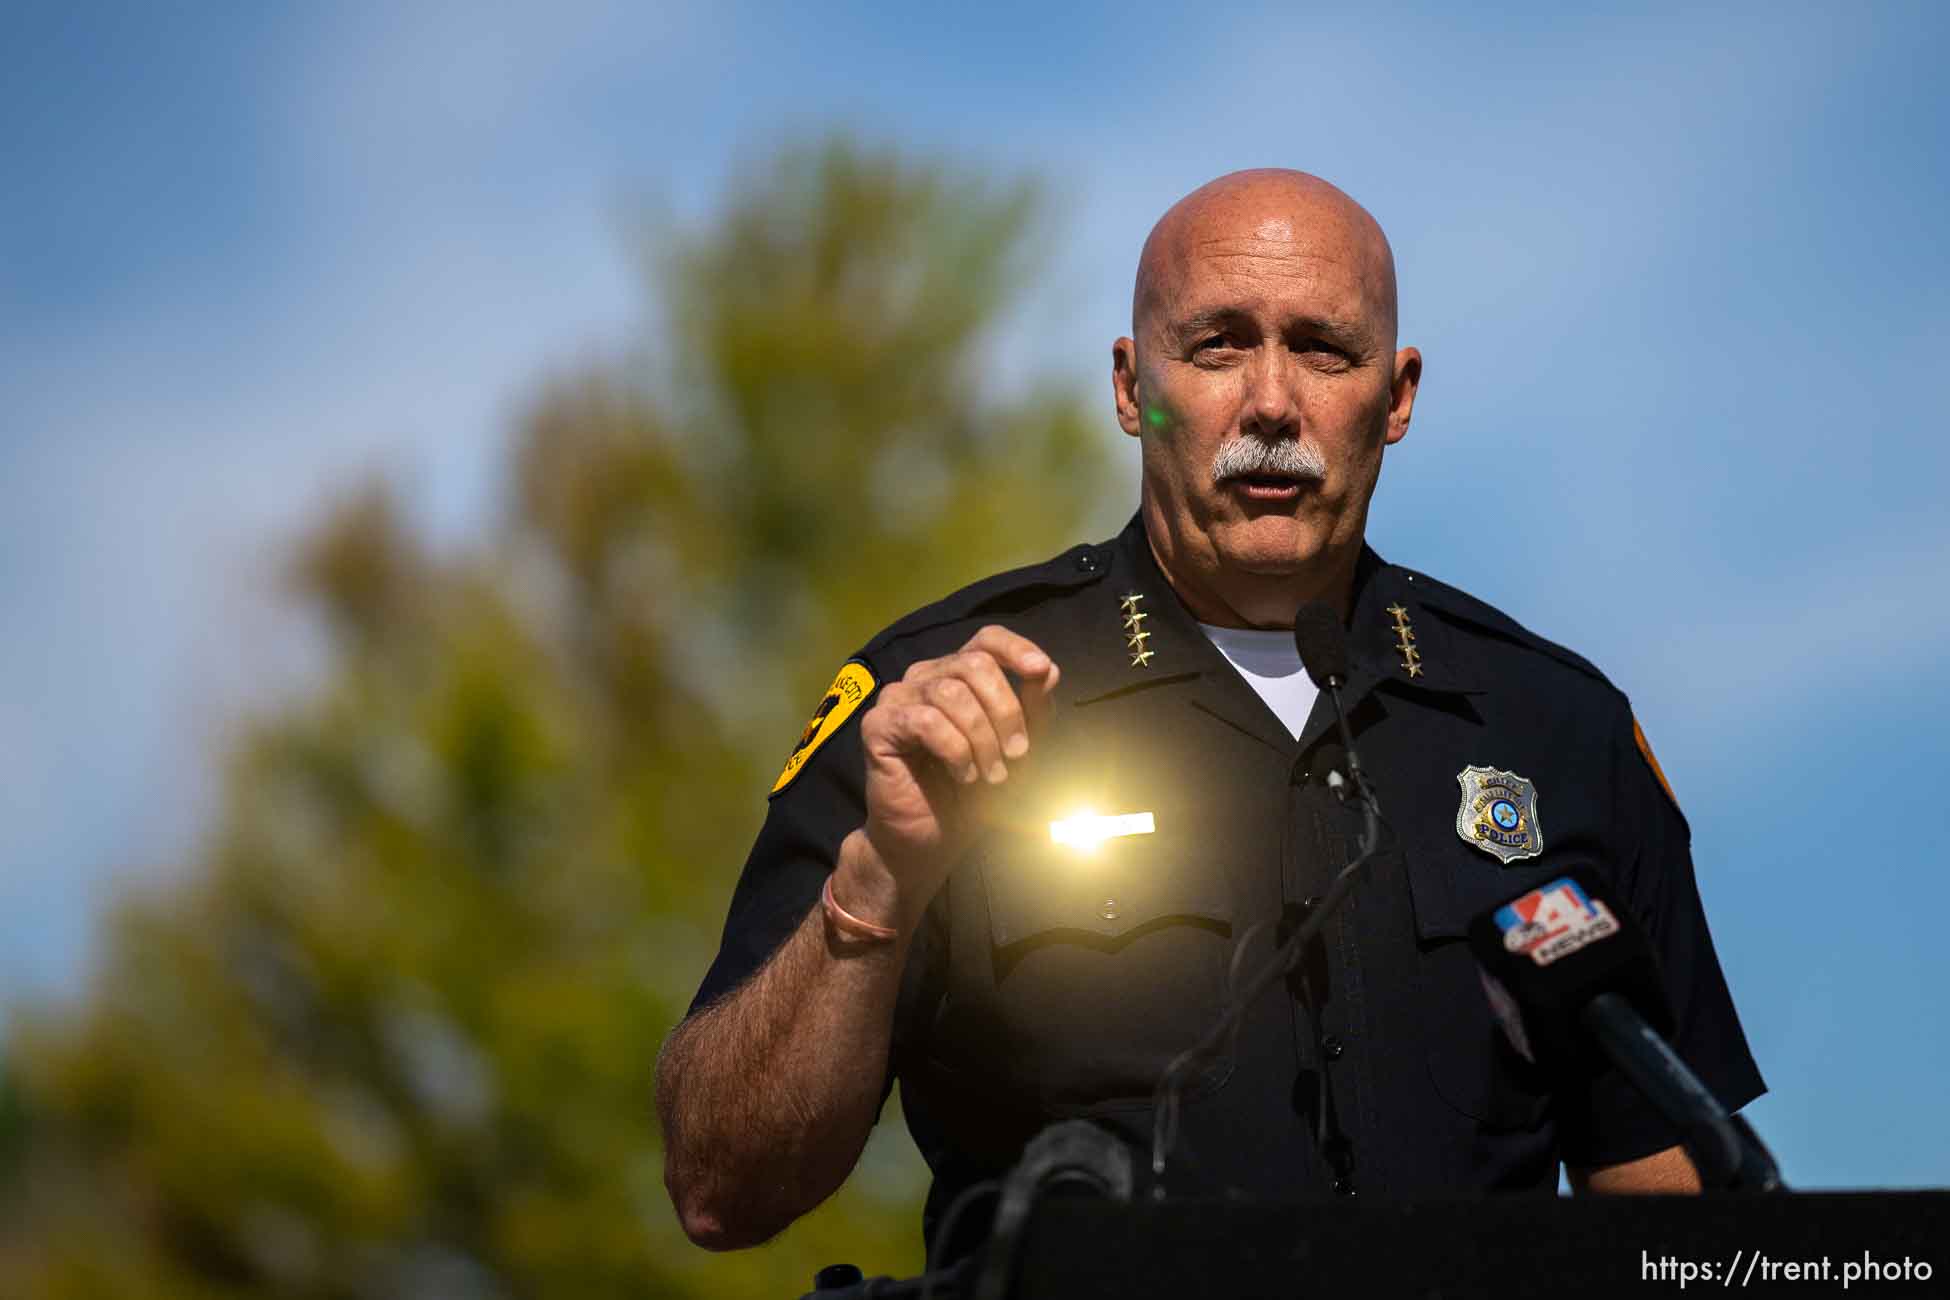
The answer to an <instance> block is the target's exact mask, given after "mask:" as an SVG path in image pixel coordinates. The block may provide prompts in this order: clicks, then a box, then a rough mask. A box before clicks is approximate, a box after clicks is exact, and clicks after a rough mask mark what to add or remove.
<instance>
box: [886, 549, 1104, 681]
mask: <svg viewBox="0 0 1950 1300" xmlns="http://www.w3.org/2000/svg"><path fill="white" fill-rule="evenodd" d="M1109 552H1110V546H1109V544H1108V543H1096V544H1082V545H1077V546H1072V547H1071V548H1070V549H1069V550H1067V551H1065V552H1063V553H1062V554H1061V555H1058V556H1055V557H1053V558H1051V559H1048V560H1044V561H1043V562H1042V563H1040V564H1028V565H1024V566H1023V567H1022V568H1020V569H1010V570H1008V571H1007V572H1006V573H998V574H995V575H993V576H992V577H987V578H983V579H982V580H981V581H980V582H973V583H970V584H969V585H968V586H966V587H963V588H962V589H961V590H960V591H957V592H954V593H953V594H952V595H948V596H944V597H942V598H941V599H940V600H937V601H935V602H934V603H933V604H932V605H924V606H922V607H921V608H920V609H917V610H915V611H914V612H913V613H912V614H909V615H908V616H907V617H905V618H903V619H901V620H900V621H899V622H898V623H895V624H893V625H892V626H890V627H888V628H886V629H885V630H883V631H882V632H881V633H880V634H879V635H878V636H876V637H874V639H873V640H871V641H869V642H867V644H866V646H865V648H863V649H862V650H861V652H860V653H861V654H863V655H870V654H872V653H873V652H874V651H876V650H879V649H881V648H882V647H884V646H887V645H889V644H891V643H893V642H895V641H898V640H900V639H901V638H902V637H908V636H914V635H915V634H917V633H920V632H926V631H928V630H929V629H930V628H937V627H945V626H947V625H948V624H950V623H959V622H961V621H963V620H964V619H971V618H980V617H982V616H983V615H984V614H1005V613H1010V612H1013V611H1018V610H1021V609H1024V608H1027V607H1028V606H1030V605H1034V604H1036V603H1037V602H1038V601H1041V600H1044V599H1047V598H1048V597H1050V596H1054V595H1057V594H1059V593H1061V592H1065V591H1073V590H1075V589H1076V588H1078V587H1085V586H1088V585H1089V584H1091V583H1093V582H1096V581H1097V580H1098V579H1100V578H1102V577H1103V575H1104V573H1105V572H1106V571H1107V570H1108V569H1109V568H1110V555H1109Z"/></svg>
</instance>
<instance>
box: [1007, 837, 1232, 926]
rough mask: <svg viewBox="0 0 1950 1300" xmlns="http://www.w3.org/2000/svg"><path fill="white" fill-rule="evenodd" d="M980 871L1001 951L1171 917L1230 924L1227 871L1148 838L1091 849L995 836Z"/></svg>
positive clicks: (1152, 923) (1178, 847) (1150, 923)
mask: <svg viewBox="0 0 1950 1300" xmlns="http://www.w3.org/2000/svg"><path fill="white" fill-rule="evenodd" d="M982 875H983V880H984V883H985V884H986V886H987V892H988V904H989V925H990V929H991V934H992V937H993V938H994V941H995V946H996V947H998V948H1007V947H1011V946H1012V945H1015V944H1018V943H1021V942H1023V941H1024V940H1026V939H1032V938H1035V937H1037V936H1039V935H1046V934H1050V935H1053V934H1057V933H1062V932H1069V933H1070V934H1071V935H1072V936H1096V937H1097V938H1099V939H1105V940H1113V941H1118V940H1123V939H1125V938H1127V937H1129V936H1132V935H1134V934H1136V933H1138V932H1140V931H1145V930H1149V929H1151V928H1153V927H1156V926H1158V925H1161V924H1167V923H1171V922H1174V921H1190V922H1192V923H1195V924H1203V925H1205V926H1207V927H1209V928H1213V929H1217V930H1221V931H1226V932H1229V931H1230V930H1231V927H1232V918H1233V909H1232V898H1231V890H1230V888H1229V885H1228V882H1227V879H1226V876H1225V873H1224V872H1223V871H1222V870H1220V869H1218V868H1216V867H1214V866H1212V865H1211V864H1209V863H1206V862H1202V861H1194V860H1190V859H1189V858H1188V857H1187V855H1186V854H1185V853H1184V851H1183V847H1182V846H1181V845H1176V844H1174V843H1172V842H1169V841H1166V842H1157V841H1153V840H1152V839H1151V837H1150V836H1133V837H1130V838H1129V839H1122V840H1108V841H1105V842H1104V843H1102V844H1100V845H1098V846H1096V848H1095V849H1094V850H1092V851H1090V852H1088V853H1079V852H1076V851H1073V850H1070V849H1067V848H1064V847H1061V846H1055V845H1050V844H1040V845H1039V844H1035V843H1033V841H1031V840H1030V837H1028V836H1026V835H1009V836H998V837H997V838H996V841H995V842H994V843H993V844H992V845H991V848H990V851H989V852H988V853H987V854H985V855H984V861H983V870H982Z"/></svg>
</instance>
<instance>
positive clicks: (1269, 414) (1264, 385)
mask: <svg viewBox="0 0 1950 1300" xmlns="http://www.w3.org/2000/svg"><path fill="white" fill-rule="evenodd" d="M1288 360H1289V358H1288V357H1287V355H1286V349H1284V348H1281V347H1277V346H1273V345H1266V346H1262V347H1259V348H1255V349H1254V350H1253V357H1252V360H1251V361H1249V362H1248V363H1247V365H1246V395H1245V398H1246V409H1245V410H1244V411H1242V412H1241V413H1240V421H1239V422H1240V425H1241V430H1240V431H1241V432H1243V433H1254V434H1257V435H1259V436H1260V437H1262V438H1265V439H1267V440H1269V441H1270V440H1273V439H1277V438H1284V437H1293V436H1296V435H1297V434H1298V433H1299V432H1300V408H1299V406H1298V405H1297V404H1296V403H1295V402H1294V400H1293V376H1292V375H1291V374H1290V373H1289V370H1288V366H1287V362H1288Z"/></svg>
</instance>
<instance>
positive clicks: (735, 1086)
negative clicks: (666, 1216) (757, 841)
mask: <svg viewBox="0 0 1950 1300" xmlns="http://www.w3.org/2000/svg"><path fill="white" fill-rule="evenodd" d="M862 856H863V855H862V854H861V853H860V852H858V850H857V847H856V841H855V840H853V839H850V840H849V842H848V846H847V848H846V849H843V851H842V855H841V863H840V866H839V871H838V874H836V876H835V890H836V894H838V895H840V896H842V897H844V898H845V899H846V900H847V902H848V905H849V907H856V906H857V907H858V909H859V910H861V911H867V910H869V904H872V905H874V909H873V910H874V911H875V914H876V915H881V916H886V917H887V919H890V920H891V919H894V913H893V912H892V911H891V910H889V911H882V910H880V908H881V907H884V906H888V905H889V904H890V899H889V896H888V895H887V894H886V893H885V892H884V891H885V888H886V882H885V880H884V877H883V876H882V875H880V874H879V873H878V872H877V871H876V867H877V861H876V860H873V859H871V855H870V854H868V855H865V856H866V859H867V860H866V861H862ZM843 886H845V887H843ZM856 900H857V901H856ZM910 934H911V927H910V926H908V925H903V926H901V936H900V937H899V938H898V939H895V940H893V941H891V942H887V943H875V944H861V943H856V942H850V941H847V940H843V939H839V938H838V937H836V936H834V935H832V934H831V933H830V932H829V929H828V926H827V924H826V921H825V917H824V915H823V913H822V911H821V909H820V908H819V907H817V906H815V907H814V908H813V909H812V910H811V911H810V912H809V913H808V914H807V916H806V918H805V920H804V921H802V922H801V923H800V925H799V928H798V929H797V930H795V931H794V932H793V934H792V935H791V937H790V938H788V939H787V940H786V942H785V943H784V944H782V945H781V946H780V947H779V950H778V951H777V952H776V953H774V954H773V956H772V959H771V960H770V961H768V962H767V963H766V964H765V965H764V966H763V967H762V968H760V970H759V971H758V972H757V973H756V974H755V975H753V976H752V978H751V979H750V980H748V981H747V982H746V983H745V984H744V986H742V987H741V988H739V989H738V990H737V991H736V992H735V993H733V994H732V995H731V996H729V997H727V998H726V999H724V1000H723V1001H722V1002H719V1003H718V1004H716V1005H715V1006H712V1007H710V1008H709V1009H707V1010H705V1011H702V1012H700V1013H698V1014H697V1015H696V1016H694V1017H692V1018H691V1019H690V1020H689V1021H687V1022H686V1023H684V1024H683V1025H681V1026H679V1027H678V1029H677V1031H676V1032H675V1033H673V1034H672V1035H671V1037H670V1040H669V1041H668V1042H667V1043H666V1044H665V1047H664V1051H663V1055H662V1057H661V1058H660V1060H659V1062H658V1071H657V1107H658V1111H659V1113H660V1114H661V1116H662V1120H663V1126H664V1142H665V1147H664V1182H665V1185H666V1186H667V1187H668V1188H669V1189H670V1193H671V1199H672V1200H673V1201H674V1202H676V1205H677V1209H678V1213H679V1215H680V1216H681V1217H682V1219H683V1221H684V1228H685V1231H686V1233H688V1234H689V1235H690V1237H691V1238H692V1240H694V1241H697V1242H698V1243H699V1244H700V1245H704V1246H709V1247H711V1248H714V1249H731V1248H734V1247H738V1246H748V1245H755V1244H756V1243H758V1242H760V1241H763V1240H765V1239H766V1238H768V1237H770V1236H772V1235H773V1234H775V1233H777V1232H778V1231H779V1230H781V1229H782V1228H784V1227H785V1226H786V1225H787V1224H788V1223H790V1222H791V1221H792V1220H793V1219H795V1218H797V1217H798V1216H799V1215H801V1214H804V1213H805V1212H806V1211H808V1210H810V1209H812V1208H813V1207H814V1206H815V1205H817V1204H819V1202H821V1201H822V1200H824V1199H825V1198H826V1197H827V1196H829V1195H831V1194H832V1192H833V1191H834V1190H835V1189H836V1188H837V1187H838V1186H839V1185H840V1183H841V1182H843V1181H844V1180H845V1178H846V1175H847V1173H848V1172H849V1171H850V1170H851V1169H852V1168H853V1164H854V1161H855V1160H857V1159H858V1158H859V1154H860V1150H861V1148H862V1147H863V1146H864V1145H865V1144H866V1140H867V1136H868V1134H869V1133H870V1132H871V1131H872V1128H873V1125H874V1121H875V1119H876V1117H877V1116H878V1113H879V1109H880V1101H881V1087H882V1084H883V1082H884V1080H885V1077H886V1069H887V1054H888V1048H889V1042H890V1038H891V1033H892V1025H893V1014H894V1002H895V998H896V995H897V993H898V991H899V987H900V981H901V970H902V967H903V965H904V963H905V960H906V956H907V948H908V940H909V936H910Z"/></svg>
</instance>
